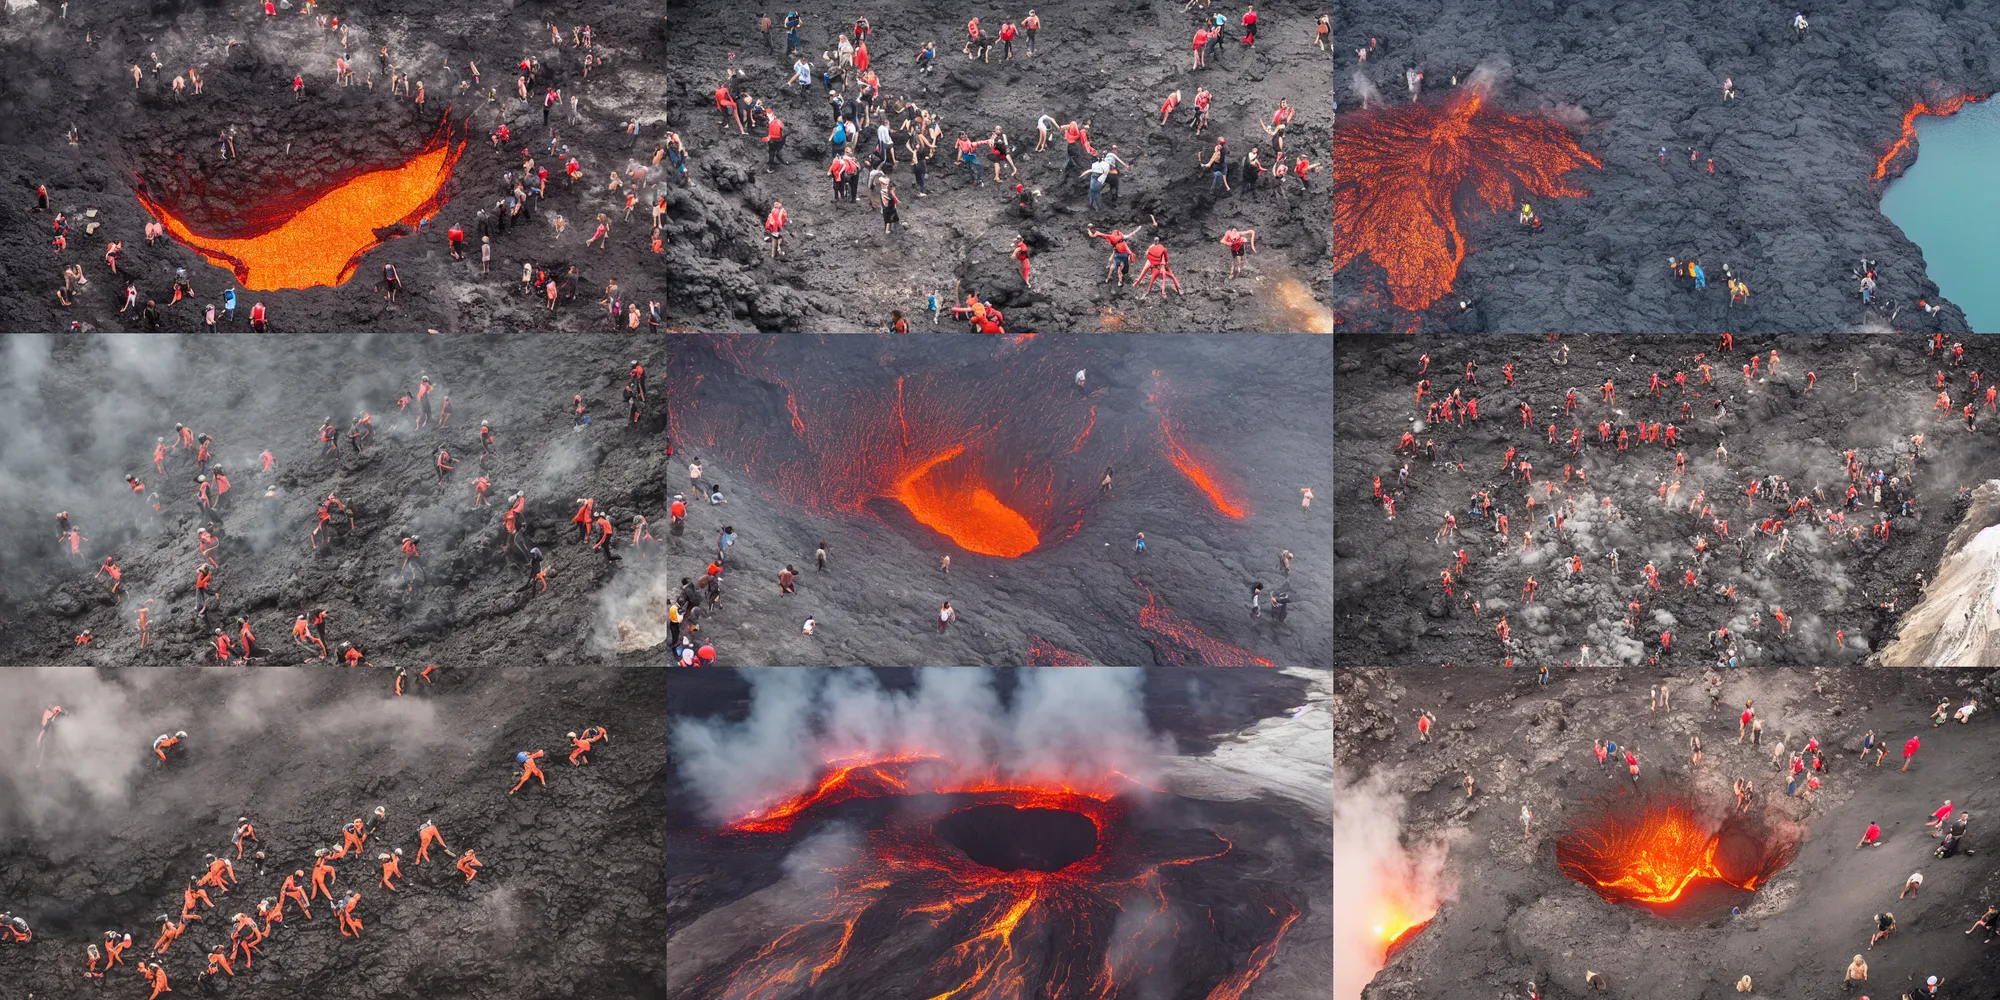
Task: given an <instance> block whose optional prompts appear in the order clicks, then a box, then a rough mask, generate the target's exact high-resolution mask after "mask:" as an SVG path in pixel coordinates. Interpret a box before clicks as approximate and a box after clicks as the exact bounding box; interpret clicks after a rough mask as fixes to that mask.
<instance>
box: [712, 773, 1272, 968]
mask: <svg viewBox="0 0 2000 1000" xmlns="http://www.w3.org/2000/svg"><path fill="white" fill-rule="evenodd" d="M1144 791H1146V789H1145V786H1144V785H1142V784H1140V783H1139V782H1137V781H1135V780H1133V779H1132V778H1130V777H1128V776H1126V775H1123V774H1120V773H1118V772H1115V771H1106V772H1104V773H1102V774H1099V775H1096V776H1093V777H1088V778H1078V777H1075V776H1069V777H1060V778H1058V777H1048V778H1034V777H1023V776H1010V775H1002V774H999V773H997V772H990V773H989V772H978V773H972V774H968V773H965V772H964V771H963V769H961V768H959V767H956V766H954V765H953V763H952V762H950V761H948V760H945V759H943V758H942V757H939V756H937V755H934V754H927V753H915V752H912V753H901V754H895V755H888V756H874V757H863V758H850V759H845V760H837V761H833V762H829V764H828V766H827V769H826V771H825V773H824V774H822V775H821V776H820V778H819V780H818V781H817V782H815V783H814V785H813V786H812V787H811V788H808V789H806V790H805V791H803V792H800V793H798V794H797V795H795V796H792V797H790V798H787V799H785V800H783V801H781V802H778V803H776V804H773V805H771V806H769V807H768V808H765V809H762V810H760V811H758V812H756V813H754V814H751V815H748V816H744V817H742V818H740V819H738V820H737V821H735V822H733V823H731V824H729V825H728V826H727V827H726V828H725V829H724V830H723V831H721V833H720V834H718V835H719V836H722V837H726V838H731V839H732V840H734V839H739V838H759V837H765V836H772V835H788V834H795V833H801V832H803V830H802V829H801V828H800V825H801V824H802V823H804V822H806V821H808V820H810V819H811V818H814V817H816V816H817V815H818V814H819V813H820V811H821V810H823V809H826V808H828V807H832V806H836V805H840V804H842V803H853V802H854V801H855V800H857V799H880V798H889V797H894V798H895V799H896V801H895V803H893V807H892V808H886V809H878V810H877V811H876V812H875V813H872V815H880V816H881V817H882V818H881V819H880V820H879V822H875V823H873V824H870V825H869V826H868V828H867V829H866V830H865V831H864V832H863V833H862V835H861V843H860V844H859V845H858V846H857V847H856V848H855V849H854V851H853V852H852V853H851V854H850V855H849V856H847V857H845V858H841V859H837V860H834V861H828V862H825V863H824V865H823V867H821V868H820V869H819V874H820V875H821V876H823V877H826V878H827V879H829V880H830V881H829V882H827V883H826V885H827V888H825V889H823V890H821V891H822V892H823V893H824V895H823V898H820V899H819V900H817V902H816V910H815V912H814V914H813V915H812V916H811V917H810V918H809V919H806V920H804V921H802V922H800V923H797V924H795V925H792V926H789V927H786V928H784V929H783V930H782V931H780V932H778V933H776V934H775V935H774V936H772V937H771V938H770V939H769V940H768V941H766V942H765V943H763V944H762V945H760V946H757V947H755V948H754V949H751V948H746V949H744V954H742V955H741V956H739V957H738V958H737V959H735V960H733V961H732V962H731V963H729V964H727V965H725V966H722V967H720V968H719V969H718V971H716V972H712V973H710V974H708V975H705V976H704V977H702V978H701V979H698V980H696V982H695V983H694V989H693V990H692V991H691V993H690V995H691V996H698V997H704V998H710V997H713V998H727V1000H779V998H783V997H789V996H803V995H814V994H815V993H816V995H821V996H849V995H861V994H862V993H866V992H869V991H871V990H872V991H873V992H874V993H875V995H884V994H883V993H882V992H881V991H883V990H885V989H889V988H890V987H889V985H888V980H887V978H886V977H887V976H889V975H890V974H891V973H890V971H889V969H888V968H886V967H884V968H876V967H870V966H871V963H884V962H894V961H896V960H899V959H908V958H909V957H910V956H920V957H919V959H918V961H919V962H920V963H921V965H919V966H909V965H908V964H907V962H904V963H902V964H900V965H898V966H897V968H898V970H899V971H900V972H901V973H902V974H904V975H911V974H916V975H919V976H920V978H919V980H918V982H917V983H916V984H915V987H914V988H915V990H916V991H915V992H909V993H907V995H909V996H912V997H916V998H918V1000H1013V998H1017V997H1018V998H1025V997H1030V996H1034V997H1040V998H1044V1000H1111V998H1116V997H1120V996H1131V995H1135V993H1134V991H1140V992H1146V995H1153V994H1152V992H1151V990H1152V989H1153V987H1154V985H1155V983H1154V978H1153V977H1156V976H1157V975H1158V973H1157V972H1156V970H1154V969H1153V967H1152V966H1153V964H1154V962H1156V961H1158V962H1162V963H1166V962H1172V961H1174V960H1175V959H1176V958H1177V957H1179V955H1178V952H1177V950H1176V949H1175V948H1174V947H1172V945H1173V943H1174V940H1175V936H1176V935H1177V934H1179V933H1182V932H1183V931H1189V930H1192V929H1194V928H1197V927H1199V928H1206V927H1208V925H1209V919H1213V917H1212V915H1211V917H1210V918H1209V919H1201V918H1199V917H1196V916H1194V915H1193V914H1192V913H1190V912H1189V911H1190V909H1191V908H1190V907H1186V906H1176V905H1174V903H1173V900H1174V898H1175V895H1174V890H1175V886H1176V881H1175V880H1176V875H1175V872H1176V871H1177V870H1180V869H1181V868H1183V867H1184V866H1188V865H1196V864H1200V863H1203V862H1209V861H1214V860H1216V859H1220V858H1223V857H1225V856H1227V855H1229V854H1230V853H1231V851H1232V850H1233V849H1234V847H1233V845H1232V844H1231V843H1230V842H1229V841H1228V840H1226V839H1224V838H1222V837H1220V836H1218V835H1216V834H1214V833H1212V832H1206V831H1201V832H1197V833H1195V834H1190V835H1186V836H1183V837H1180V838H1178V839H1177V840H1176V841H1175V844H1176V846H1172V847H1169V846H1164V845H1165V843H1166V842H1165V841H1163V840H1161V839H1160V838H1159V837H1158V836H1157V835H1147V834H1141V833H1139V832H1137V831H1135V830H1134V829H1133V828H1132V825H1131V823H1130V818H1131V814H1132V810H1133V808H1134V807H1135V806H1136V804H1137V799H1136V796H1137V795H1139V794H1141V793H1143V792H1144ZM843 815H846V816H849V817H850V818H851V816H852V815H853V814H843ZM754 843H755V841H754V840H750V841H746V842H745V843H744V846H745V847H749V846H752V845H754ZM1262 909H1263V911H1265V913H1266V914H1268V916H1265V917H1260V918H1259V919H1257V920H1256V924H1257V926H1258V927H1260V928H1261V929H1262V930H1261V931H1260V936H1259V937H1258V940H1260V942H1261V943H1259V944H1258V945H1257V946H1256V947H1255V948H1253V949H1252V950H1251V952H1250V953H1249V954H1248V955H1247V956H1241V958H1240V961H1237V962H1232V963H1230V964H1229V967H1228V968H1227V969H1220V968H1218V969H1214V970H1212V971H1211V972H1209V973H1207V976H1208V983H1198V984H1194V985H1196V986H1198V987H1205V988H1206V990H1207V991H1206V992H1205V993H1196V994H1193V995H1198V996H1206V997H1208V998H1210V1000H1236V998H1240V997H1241V996H1242V995H1243V993H1244V991H1245V990H1246V989H1247V988H1248V987H1249V986H1250V984H1251V983H1253V982H1254V981H1255V980H1256V979H1257V977H1258V976H1259V975H1260V974H1261V973H1262V972H1263V971H1264V969H1265V968H1267V967H1268V966H1269V964H1270V962H1271V960H1272V958H1273V956H1274V955H1275V954H1276V953H1277V950H1278V947H1279V945H1280V943H1281V942H1282V941H1283V938H1284V936H1285V933H1286V931H1287V930H1288V929H1289V928H1290V927H1291V926H1292V924H1293V922H1294V921H1296V920H1297V919H1298V917H1299V910H1298V908H1297V907H1296V906H1295V905H1293V904H1292V903H1290V902H1289V901H1288V900H1283V899H1275V900H1270V901H1266V902H1265V903H1264V904H1263V906H1262ZM1114 928H1115V929H1116V931H1117V934H1116V935H1115V937H1116V940H1114V934H1113V930H1114ZM877 943H879V944H880V947H879V948H878V947H876V945H877ZM917 969H920V970H921V971H920V972H916V971H915V970H917ZM832 976H841V977H842V979H841V982H840V983H838V984H836V983H832V982H826V980H828V978H829V977H832ZM1209 983H1212V985H1209ZM857 987H865V988H863V989H862V990H861V992H860V993H857V992H855V991H856V989H857Z"/></svg>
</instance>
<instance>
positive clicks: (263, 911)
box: [257, 899, 285, 937]
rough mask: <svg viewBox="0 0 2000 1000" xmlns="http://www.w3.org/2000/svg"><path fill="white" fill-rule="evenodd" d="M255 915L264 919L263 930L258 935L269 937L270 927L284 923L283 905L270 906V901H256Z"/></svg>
mask: <svg viewBox="0 0 2000 1000" xmlns="http://www.w3.org/2000/svg"><path fill="white" fill-rule="evenodd" d="M257 915H258V916H260V917H262V918H264V928H263V930H262V931H261V932H260V933H262V934H263V935H264V936H265V937H270V936H271V925H272V924H282V923H284V922H285V905H284V904H283V903H279V904H278V905H277V906H272V905H271V901H270V900H268V899H260V900H258V901H257Z"/></svg>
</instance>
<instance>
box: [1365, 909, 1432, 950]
mask: <svg viewBox="0 0 2000 1000" xmlns="http://www.w3.org/2000/svg"><path fill="white" fill-rule="evenodd" d="M1375 909H1376V912H1375V913H1374V914H1373V916H1374V922H1373V923H1372V924H1370V925H1369V931H1370V932H1371V933H1372V934H1374V936H1375V941H1376V943H1377V944H1378V945H1380V946H1381V949H1382V956H1383V958H1385V959H1386V958H1388V957H1389V956H1391V955H1394V954H1395V953H1396V951H1397V950H1398V949H1400V948H1401V947H1402V946H1403V945H1405V944H1408V943H1409V942H1410V939H1411V938H1414V937H1416V936H1417V935H1418V934H1419V933H1422V932H1423V929H1424V928H1426V927H1429V926H1430V924H1431V918H1432V917H1433V916H1436V913H1435V911H1433V912H1431V913H1425V914H1420V913H1418V912H1417V911H1416V909H1415V908H1414V906H1413V905H1412V901H1409V900H1403V899H1391V898H1383V899H1380V900H1377V902H1376V908H1375Z"/></svg>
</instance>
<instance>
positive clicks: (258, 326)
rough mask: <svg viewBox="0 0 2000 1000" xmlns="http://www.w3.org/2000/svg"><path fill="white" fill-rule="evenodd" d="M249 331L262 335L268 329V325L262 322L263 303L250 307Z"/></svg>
mask: <svg viewBox="0 0 2000 1000" xmlns="http://www.w3.org/2000/svg"><path fill="white" fill-rule="evenodd" d="M250 329H252V330H254V331H256V332H258V333H263V332H265V331H266V330H268V329H270V325H269V324H267V323H266V322H264V303H262V302H259V303H257V304H255V305H253V306H251V307H250Z"/></svg>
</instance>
